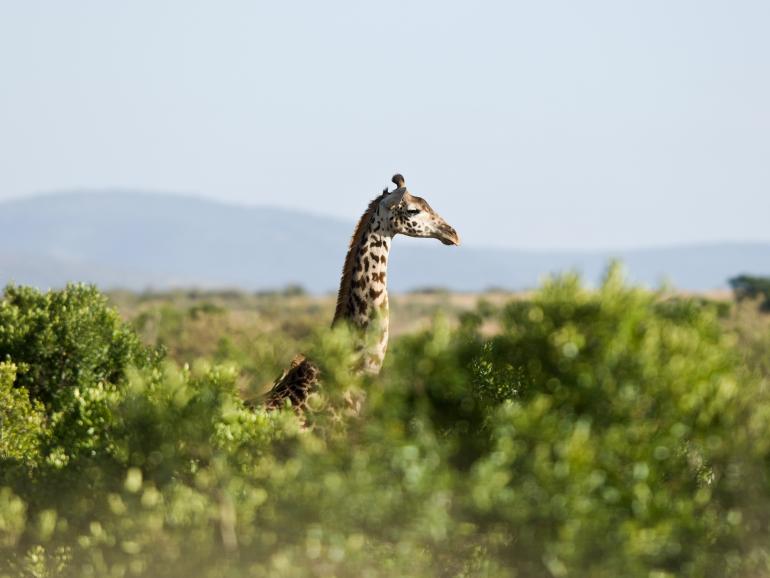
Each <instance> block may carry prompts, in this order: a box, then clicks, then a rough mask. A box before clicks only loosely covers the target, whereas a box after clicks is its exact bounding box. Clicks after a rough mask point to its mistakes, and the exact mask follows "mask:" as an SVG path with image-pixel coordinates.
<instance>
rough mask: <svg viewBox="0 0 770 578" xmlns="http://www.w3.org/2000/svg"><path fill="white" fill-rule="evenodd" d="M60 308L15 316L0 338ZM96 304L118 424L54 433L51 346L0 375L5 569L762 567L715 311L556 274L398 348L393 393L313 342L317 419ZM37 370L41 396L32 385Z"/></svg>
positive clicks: (105, 401)
mask: <svg viewBox="0 0 770 578" xmlns="http://www.w3.org/2000/svg"><path fill="white" fill-rule="evenodd" d="M25 291H29V290H18V289H13V290H12V294H14V295H15V294H18V293H20V292H21V293H24V292H25ZM66 291H69V292H72V291H75V292H83V291H84V292H86V293H87V294H88V295H90V296H91V297H90V299H93V301H92V302H91V303H92V305H91V306H92V307H94V308H95V309H96V310H97V311H98V309H99V308H100V307H101V308H103V307H104V304H103V301H101V299H100V298H99V296H98V294H96V293H94V292H93V291H92V290H88V289H84V288H69V289H67V290H66ZM42 298H43V296H41V295H39V294H38V295H37V296H35V295H33V294H32V292H30V293H29V296H28V299H27V300H26V301H24V303H28V304H30V305H29V306H25V305H24V304H23V303H22V302H21V301H20V300H18V299H15V298H14V299H9V302H10V301H13V302H14V303H16V305H15V306H14V307H15V308H16V309H15V311H16V312H15V313H14V314H13V315H9V314H7V309H8V308H9V305H8V304H5V305H3V308H4V309H2V311H4V312H6V313H5V314H4V315H3V316H0V332H2V333H0V334H3V335H5V334H8V333H11V332H15V328H13V329H12V326H13V325H14V324H16V323H19V320H24V319H29V318H30V317H31V313H30V311H29V310H28V309H29V308H31V309H32V310H37V309H39V305H38V304H39V303H40V299H42ZM60 298H61V296H57V295H56V294H49V297H47V300H48V301H49V302H51V303H54V302H59V299H60ZM7 299H8V298H7ZM81 303H82V301H81ZM91 306H88V307H85V309H83V308H81V309H79V310H78V309H76V311H80V313H81V314H82V315H83V316H84V319H83V320H78V319H77V315H76V314H72V315H73V316H72V317H70V318H69V322H68V323H67V325H69V326H70V327H81V328H82V327H90V328H91V329H88V330H87V331H84V336H88V335H90V336H96V337H93V338H92V339H91V341H90V343H91V347H96V348H97V349H99V350H100V351H101V352H102V353H101V354H99V353H97V352H95V351H90V348H89V347H85V348H83V349H78V350H77V351H78V355H80V356H81V359H82V363H83V365H84V367H86V368H91V369H86V371H85V372H84V373H83V374H82V375H79V374H77V372H75V374H74V375H75V376H76V377H75V378H74V381H71V382H67V383H69V384H70V385H68V386H67V387H70V389H73V390H77V391H78V392H80V393H79V394H78V396H77V399H79V400H81V401H80V402H79V403H80V405H78V406H77V407H80V408H81V409H82V411H81V412H80V413H79V414H78V415H80V416H82V415H90V413H89V412H92V408H98V412H97V413H98V414H99V415H100V416H102V418H103V419H102V421H101V422H97V421H91V422H90V423H91V425H90V428H91V434H90V435H92V436H93V440H92V441H91V443H90V445H88V451H83V447H84V446H83V443H84V439H85V438H83V437H82V436H80V437H74V438H67V439H65V438H63V437H61V434H60V433H56V432H55V431H54V432H53V433H52V431H51V430H50V427H51V426H56V424H57V423H59V422H58V421H57V420H59V419H60V418H59V417H58V416H59V414H60V413H61V412H62V411H65V409H63V408H71V407H73V406H70V405H67V403H69V402H67V403H65V404H61V403H60V402H59V405H56V403H57V402H54V401H53V400H55V399H59V397H58V396H60V395H61V394H60V393H59V392H58V391H55V390H54V386H53V384H54V381H55V380H52V379H51V375H52V374H51V373H50V366H48V365H47V362H46V361H45V360H46V359H57V357H56V355H53V354H52V353H51V351H55V350H56V349H57V347H58V340H57V339H56V338H55V337H52V338H50V339H40V340H38V341H35V340H33V339H31V338H28V339H26V340H20V342H22V343H26V344H28V345H26V346H25V348H21V347H19V346H17V348H16V349H15V350H14V351H16V352H17V353H16V354H15V356H14V355H10V356H8V357H9V359H8V361H5V362H4V363H3V364H0V401H4V400H7V403H8V404H9V407H11V406H12V407H14V408H18V409H14V410H13V411H5V413H2V412H3V409H2V408H0V416H3V419H5V420H8V421H4V422H3V424H4V425H3V430H2V431H3V437H0V576H36V577H37V576H78V577H86V576H100V577H101V576H131V575H142V576H277V577H294V576H297V577H299V576H319V577H320V576H341V577H342V576H350V577H353V576H355V577H359V576H372V577H376V576H383V577H385V576H388V577H390V576H489V577H497V576H501V577H502V576H522V577H526V578H530V577H538V576H543V577H545V576H591V577H593V576H598V577H602V576H608V577H609V576H621V575H622V576H631V577H634V576H645V577H650V576H656V577H659V578H662V577H664V576H729V575H736V576H745V575H752V576H763V575H768V568H767V566H766V563H767V562H766V561H767V560H768V554H769V553H770V552H768V550H767V543H768V541H767V539H768V533H767V521H768V519H770V517H769V516H768V512H770V500H768V497H769V496H770V494H769V493H768V484H767V480H766V474H765V472H766V471H767V469H768V466H769V465H770V442H768V441H767V440H770V435H768V434H770V432H769V431H768V423H770V419H768V418H770V403H768V400H767V395H766V393H765V391H764V389H763V383H764V382H763V379H765V378H766V376H763V375H761V370H757V371H745V370H744V368H743V367H742V365H741V364H742V357H741V356H740V354H739V353H738V352H737V351H736V349H735V347H734V344H733V341H732V338H731V337H730V335H729V334H728V333H726V332H725V331H723V330H722V329H721V326H720V323H719V321H718V319H717V315H716V312H715V310H714V309H713V308H711V307H710V306H709V305H707V304H703V303H699V302H695V301H689V300H682V299H665V298H664V297H663V296H662V295H658V294H655V293H650V292H647V291H642V290H639V289H634V288H629V287H626V286H625V285H624V284H623V283H622V281H621V280H620V277H619V273H618V271H617V270H613V271H611V272H610V274H609V275H608V277H607V279H606V281H605V282H604V284H603V285H602V287H601V288H600V289H599V290H598V291H588V290H586V289H584V288H582V287H581V285H580V283H579V282H578V280H577V279H575V278H572V277H565V278H560V279H557V280H554V281H551V282H549V283H548V284H546V285H545V286H544V287H543V288H542V289H541V290H539V291H538V292H537V293H536V294H535V295H534V296H533V297H532V298H531V299H529V300H526V301H514V302H511V303H510V304H508V305H506V306H505V307H504V308H503V309H501V310H499V309H497V308H495V307H492V306H489V305H488V304H486V305H483V306H481V307H480V308H479V309H478V310H477V311H476V312H474V313H471V314H468V315H465V316H464V317H463V318H462V319H461V320H460V322H459V323H451V320H447V319H441V318H439V319H437V320H436V321H435V323H434V324H433V325H432V327H430V328H429V329H427V330H425V331H422V332H419V333H416V334H412V335H408V336H406V337H403V338H401V339H398V340H395V342H394V343H393V346H392V350H391V353H390V354H389V357H388V360H387V362H386V367H385V369H384V371H383V373H382V375H381V376H380V377H379V378H375V379H371V378H361V377H357V376H353V375H351V374H350V373H349V372H348V370H347V367H348V366H349V363H350V357H351V351H350V349H349V345H348V344H349V343H350V339H349V337H348V336H347V335H346V334H345V332H344V330H338V331H335V332H333V333H320V334H319V335H317V336H316V338H315V339H314V340H313V344H314V345H313V346H312V347H311V349H310V350H308V351H307V353H309V354H310V355H311V356H312V357H313V359H317V360H318V361H319V363H320V364H321V366H322V370H323V387H322V389H321V390H320V391H319V392H318V393H316V394H314V396H313V397H312V399H311V400H310V401H309V404H308V405H309V408H310V409H309V410H308V412H307V413H306V415H304V416H301V417H300V416H297V415H296V414H295V413H294V412H293V411H291V410H290V409H287V410H285V411H277V412H271V413H267V412H265V411H263V410H261V409H259V408H257V409H249V408H248V407H246V406H245V405H244V403H243V401H242V400H241V396H240V394H239V375H240V371H239V368H238V366H237V365H235V364H232V363H227V362H225V363H221V364H218V365H211V364H209V363H208V362H206V361H203V360H202V361H200V362H197V363H194V364H193V365H192V367H191V368H187V367H186V368H183V369H180V368H178V367H176V366H175V365H173V364H171V363H161V362H159V361H157V359H152V358H151V357H148V354H147V352H145V351H144V350H143V349H142V348H141V347H140V346H139V345H138V343H137V342H136V341H135V338H134V337H133V334H132V333H131V332H130V331H129V330H128V329H127V328H126V326H125V325H123V324H121V323H120V322H119V320H118V319H117V317H115V316H114V313H112V312H110V311H109V310H108V309H104V308H103V309H102V313H101V314H98V315H96V316H94V312H89V311H87V310H88V309H89V307H91ZM67 311H70V309H68V310H67ZM48 315H49V317H48V318H47V321H46V322H45V323H43V324H41V325H40V327H41V329H40V330H39V331H42V332H44V329H45V326H46V323H54V324H55V323H57V319H58V317H57V315H51V314H50V313H49V314H48ZM94 319H97V320H98V321H93V320H94ZM89 320H90V321H89ZM91 323H94V325H91ZM99 324H104V327H102V329H104V331H102V330H100V329H99V327H97V326H98V325H99ZM490 327H494V328H495V329H494V331H493V332H492V334H491V335H490ZM107 328H109V331H107V330H106V329H107ZM65 334H66V332H65ZM35 343H40V344H41V347H42V349H43V351H37V349H36V346H35V345H34V344H35ZM65 343H66V340H65ZM19 351H25V352H26V354H25V355H24V356H22V355H19V354H18V352H19ZM105 351H107V352H110V351H112V352H119V351H124V352H127V353H126V354H124V355H117V354H115V353H113V354H105V353H104V352H105ZM46 352H47V353H46ZM44 353H45V354H46V355H48V356H49V357H44ZM105 355H106V358H107V359H111V360H112V363H106V364H99V363H96V362H94V360H95V359H105V357H104V356H105ZM30 360H40V361H35V363H39V364H40V365H41V366H40V367H39V368H38V369H37V371H38V372H39V374H40V375H43V376H47V378H46V379H47V381H45V382H44V383H45V384H46V385H45V388H46V391H48V395H49V396H50V397H49V398H45V397H44V396H40V395H37V396H36V395H34V394H33V395H29V394H28V393H27V392H28V391H29V392H32V391H35V392H38V391H40V387H41V386H40V385H39V384H35V383H33V382H31V381H24V382H20V381H19V378H20V377H21V376H22V375H26V378H25V379H30V378H31V377H30V376H31V374H30V373H29V372H28V373H26V374H23V373H19V375H15V374H16V369H15V368H16V365H18V366H19V367H21V364H22V363H27V364H31V362H30ZM72 367H77V365H73V366H72ZM97 367H102V368H103V367H109V368H110V372H108V373H105V372H103V371H102V370H97V369H96V368H97ZM46 371H48V373H46ZM68 375H72V374H68ZM100 384H101V385H100ZM107 384H109V385H107ZM83 392H90V393H86V394H85V395H84V394H83ZM66 399H69V398H66ZM39 400H40V401H39ZM41 401H44V402H45V405H43V403H41ZM83 408H85V409H83ZM67 411H69V410H67ZM93 411H96V410H93ZM6 424H7V425H6ZM54 429H55V428H54ZM52 435H54V436H59V437H58V438H57V439H58V441H57V443H56V444H52V443H51V442H50V441H48V440H50V437H51V436H52ZM7 440H11V441H10V443H8V441H7ZM57 444H58V445H57ZM68 444H74V445H75V446H77V447H78V448H79V449H78V451H71V448H70V446H69V445H68ZM62 452H63V453H64V455H66V456H67V458H66V459H60V456H59V454H61V453H62Z"/></svg>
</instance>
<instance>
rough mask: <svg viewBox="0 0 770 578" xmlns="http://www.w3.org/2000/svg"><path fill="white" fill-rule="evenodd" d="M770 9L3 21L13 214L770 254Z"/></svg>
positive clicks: (47, 16)
mask: <svg viewBox="0 0 770 578" xmlns="http://www.w3.org/2000/svg"><path fill="white" fill-rule="evenodd" d="M768 31H770V2H767V1H766V0H757V1H740V0H737V1H736V0H724V1H719V2H715V1H704V0H697V1H695V0H691V1H677V0H639V1H636V2H628V1H622V0H607V1H602V2H599V1H588V2H581V1H575V0H564V1H540V0H538V1H527V2H483V1H474V2H466V3H457V2H448V1H439V2H419V1H414V0H413V1H408V2H399V1H392V0H388V1H386V2H382V1H378V2H361V1H358V2H297V1H288V2H270V3H267V2H264V3H263V2H256V1H245V0H242V1H236V0H224V1H223V0H217V1H215V0H210V1H191V0H176V1H171V0H168V1H166V0H131V1H130V2H125V1H123V2H118V1H106V0H91V1H84V0H67V1H58V2H54V1H39V0H0V199H6V198H11V197H18V196H23V195H29V194H33V193H37V192H47V191H57V190H64V189H81V188H88V189H95V188H105V187H107V188H115V187H119V188H136V189H143V190H157V191H169V192H180V193H194V194H199V195H204V196H208V197H213V198H217V199H222V200H229V201H236V202H246V203H251V204H264V203H267V204H274V205H281V206H287V207H302V208H306V209H309V210H312V211H314V212H317V213H325V214H331V215H336V216H340V217H344V218H349V219H353V218H355V217H356V216H357V215H358V214H359V213H360V212H361V211H362V210H363V208H364V205H365V204H366V202H367V201H368V200H369V198H370V197H372V196H373V195H375V194H376V193H377V192H378V191H379V190H381V189H382V188H383V187H384V186H385V185H386V184H387V183H388V179H389V177H390V175H391V174H392V173H393V172H394V171H396V170H398V171H401V172H403V173H404V175H405V176H406V178H407V184H408V185H410V189H411V190H412V191H413V192H414V193H416V194H420V195H423V196H424V197H426V198H427V199H428V200H429V202H430V203H431V204H432V205H433V206H434V208H436V209H437V210H439V211H440V212H441V213H442V214H443V215H444V216H445V217H446V219H447V220H448V221H449V222H451V223H452V224H454V225H455V226H456V228H457V229H458V230H459V231H460V233H461V235H462V237H463V240H464V242H465V243H466V244H467V245H474V246H481V245H496V246H505V247H520V248H554V247H560V248H596V247H604V248H625V247H636V246H650V245H662V244H668V243H684V242H695V241H721V240H770V225H769V224H768V222H769V221H770V33H769V32H768Z"/></svg>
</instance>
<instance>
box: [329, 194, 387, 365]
mask: <svg viewBox="0 0 770 578" xmlns="http://www.w3.org/2000/svg"><path fill="white" fill-rule="evenodd" d="M384 196H385V194H383V195H380V196H379V197H377V198H376V199H374V200H373V201H372V202H371V203H370V204H369V208H368V209H367V211H366V212H365V213H364V214H363V216H362V217H361V219H360V220H359V222H358V226H357V227H356V230H355V232H354V233H353V238H352V239H351V242H350V248H349V249H348V254H347V257H346V258H345V266H344V267H343V271H342V280H341V282H340V290H339V293H338V295H337V310H336V311H335V314H334V321H333V322H332V326H334V325H336V324H337V323H339V322H340V321H342V320H345V321H347V322H348V323H349V324H350V325H351V327H353V328H354V329H356V330H358V331H359V334H360V342H359V343H358V344H357V346H358V347H359V349H360V350H361V359H360V362H359V367H358V369H360V370H361V371H364V372H366V373H373V374H376V373H379V371H380V368H381V367H382V362H383V360H384V358H385V352H386V351H387V348H388V291H387V270H388V258H389V252H390V244H391V241H392V239H393V233H392V221H391V216H390V214H389V211H388V210H387V209H385V208H384V207H382V206H381V205H380V201H381V200H382V199H383V197H384Z"/></svg>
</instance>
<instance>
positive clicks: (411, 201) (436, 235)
mask: <svg viewBox="0 0 770 578" xmlns="http://www.w3.org/2000/svg"><path fill="white" fill-rule="evenodd" d="M392 181H393V184H395V185H396V187H397V188H396V190H395V191H392V192H390V193H388V192H387V189H385V191H384V196H383V198H382V201H380V207H381V208H382V209H383V210H384V212H385V215H386V218H387V223H388V225H389V227H390V230H391V232H392V234H393V235H398V234H401V235H407V236H409V237H428V238H433V239H438V240H439V241H441V242H442V243H444V245H459V244H460V237H459V235H458V234H457V231H455V230H454V229H453V228H452V227H450V226H449V223H447V222H446V221H445V220H444V219H443V218H442V217H441V215H439V214H438V213H437V212H436V211H434V210H433V209H432V208H431V206H430V205H429V204H428V202H427V201H426V200H425V199H422V198H420V197H416V196H414V195H412V194H411V193H410V192H409V191H408V190H407V189H406V185H405V184H404V177H402V176H401V175H393V179H392Z"/></svg>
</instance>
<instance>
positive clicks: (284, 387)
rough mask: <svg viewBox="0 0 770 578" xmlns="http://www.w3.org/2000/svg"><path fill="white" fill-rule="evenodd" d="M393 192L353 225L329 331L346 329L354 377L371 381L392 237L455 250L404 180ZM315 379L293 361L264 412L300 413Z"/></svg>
mask: <svg viewBox="0 0 770 578" xmlns="http://www.w3.org/2000/svg"><path fill="white" fill-rule="evenodd" d="M391 181H392V182H393V184H394V185H396V188H395V189H394V190H393V191H388V189H387V187H386V188H385V190H384V191H383V192H382V194H380V195H379V196H378V197H376V198H375V199H373V200H372V201H371V202H370V203H369V206H368V207H367V209H366V211H365V212H364V214H363V215H362V216H361V218H360V219H359V221H358V224H357V225H356V228H355V230H354V232H353V236H352V237H351V239H350V245H349V247H348V252H347V255H346V256H345V263H344V265H343V267H342V276H341V279H340V288H339V291H338V293H337V305H336V308H335V311H334V319H333V320H332V327H335V326H336V325H338V324H340V323H343V322H344V323H347V324H348V325H349V326H350V327H351V328H352V329H353V330H354V334H355V335H356V337H357V343H356V344H355V347H356V350H357V351H358V353H359V360H358V362H357V364H356V366H355V367H354V369H355V370H356V371H359V372H363V373H367V374H372V375H375V374H377V373H379V371H380V369H381V368H382V363H383V360H384V358H385V352H386V351H387V348H388V321H389V319H388V291H387V271H388V259H389V256H390V255H389V253H390V246H391V243H392V241H393V237H395V236H396V235H407V236H409V237H425V238H433V239H438V240H439V241H441V242H442V243H443V244H444V245H459V244H460V237H459V236H458V234H457V231H455V230H454V229H453V228H452V227H451V226H449V224H448V223H447V222H446V221H445V220H444V219H443V218H442V217H441V216H440V215H439V214H438V213H436V212H435V211H434V210H433V209H432V208H431V206H430V205H429V204H428V203H427V201H425V199H422V198H420V197H417V196H414V195H412V194H411V193H410V192H409V191H408V190H407V188H406V184H405V181H404V177H403V176H402V175H400V174H396V175H393V178H392V179H391ZM318 377H319V371H318V368H317V367H316V366H315V364H313V363H312V361H310V360H308V359H307V358H305V357H304V356H302V355H298V356H297V357H295V358H294V360H293V361H292V364H291V367H290V368H289V369H287V370H286V371H285V372H284V373H283V375H282V376H281V377H279V378H278V380H276V382H275V384H274V385H273V388H272V389H271V390H270V392H268V396H267V402H266V403H267V405H268V407H278V406H281V405H283V403H284V399H286V398H289V399H290V400H291V402H292V404H293V405H294V406H297V407H301V406H302V405H303V403H304V399H305V398H306V397H307V395H308V393H309V392H310V390H311V389H312V388H313V387H314V386H315V384H316V382H317V380H318Z"/></svg>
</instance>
